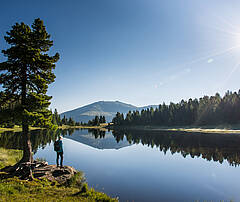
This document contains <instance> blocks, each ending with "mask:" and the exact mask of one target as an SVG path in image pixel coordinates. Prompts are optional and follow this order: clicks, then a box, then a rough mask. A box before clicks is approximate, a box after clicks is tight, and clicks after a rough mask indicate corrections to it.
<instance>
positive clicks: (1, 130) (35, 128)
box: [0, 125, 43, 133]
mask: <svg viewBox="0 0 240 202" xmlns="http://www.w3.org/2000/svg"><path fill="white" fill-rule="evenodd" d="M39 129H43V128H40V127H32V126H30V127H29V130H39ZM6 131H12V132H21V131H22V127H21V126H17V125H15V126H14V127H13V128H1V127H0V133H3V132H6Z"/></svg>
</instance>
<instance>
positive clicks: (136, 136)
mask: <svg viewBox="0 0 240 202" xmlns="http://www.w3.org/2000/svg"><path fill="white" fill-rule="evenodd" d="M112 134H113V136H114V137H115V139H116V141H117V142H119V141H121V140H123V138H124V136H126V138H127V140H128V141H129V143H131V144H139V143H141V144H143V145H148V146H151V147H154V146H155V147H157V148H159V149H160V151H162V152H164V153H166V152H167V151H170V152H171V153H172V154H174V153H180V154H181V155H182V156H183V157H184V158H185V157H186V156H188V155H190V156H191V157H192V158H194V157H201V158H203V159H207V160H208V161H211V160H213V161H217V162H219V163H222V162H223V161H224V160H227V161H228V163H229V164H230V165H231V166H238V165H239V164H240V135H234V134H209V133H208V134H204V133H188V132H170V131H150V132H146V131H113V132H112Z"/></svg>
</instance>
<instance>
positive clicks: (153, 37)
mask: <svg viewBox="0 0 240 202" xmlns="http://www.w3.org/2000/svg"><path fill="white" fill-rule="evenodd" d="M239 10H240V1H239V0H227V1H226V0H211V1H209V0H201V1H200V0H198V1H193V0H131V1H130V0H69V1H63V0H58V1H57V0H52V1H47V0H41V1H32V0H22V1H17V0H16V1H14V0H9V1H1V7H0V25H1V29H0V49H1V50H2V49H6V48H7V47H8V45H7V44H6V42H5V41H4V36H5V35H6V32H7V31H9V30H10V29H11V27H12V26H13V25H14V24H15V23H17V22H24V23H25V24H28V25H31V24H32V23H33V21H34V19H36V18H40V19H42V20H43V21H44V24H45V26H46V28H47V31H48V33H49V34H50V35H51V39H52V40H53V42H54V45H53V47H52V48H51V51H50V53H49V54H50V55H54V54H55V53H56V52H58V53H59V54H60V60H59V61H58V62H57V64H56V69H55V70H54V73H55V74H56V80H55V82H54V83H52V84H51V85H50V86H49V90H48V95H51V96H53V99H52V104H51V106H50V107H51V109H54V108H57V110H58V112H60V113H61V112H65V111H68V110H72V109H75V108H78V107H81V106H84V105H87V104H90V103H93V102H96V101H121V102H125V103H129V104H133V105H136V106H146V105H152V104H160V103H163V102H165V103H169V102H175V103H176V102H180V101H181V100H182V99H184V100H186V99H189V98H200V97H202V96H204V95H214V94H215V93H216V92H219V93H220V94H221V95H224V93H225V92H226V91H227V90H230V91H238V90H239V89H240V87H239V75H240V65H239V64H240V12H239ZM5 60H6V58H5V57H4V56H3V54H2V53H1V54H0V62H2V61H5Z"/></svg>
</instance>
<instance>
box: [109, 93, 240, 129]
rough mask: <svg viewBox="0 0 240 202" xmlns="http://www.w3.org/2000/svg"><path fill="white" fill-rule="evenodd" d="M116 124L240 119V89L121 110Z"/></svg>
mask: <svg viewBox="0 0 240 202" xmlns="http://www.w3.org/2000/svg"><path fill="white" fill-rule="evenodd" d="M113 123H114V124H115V125H159V126H187V125H216V124H236V123H240V90H239V91H238V92H230V91H228V92H226V94H225V95H224V96H223V97H221V96H220V94H219V93H216V95H215V96H210V97H209V96H204V97H202V98H200V99H189V100H188V101H185V100H182V101H181V102H179V103H176V104H175V103H170V104H169V105H166V104H165V103H163V104H160V105H159V107H158V108H156V109H153V108H148V109H142V110H141V111H138V110H134V111H129V112H128V113H127V115H126V116H124V114H122V113H119V112H118V113H117V114H116V116H115V117H114V118H113Z"/></svg>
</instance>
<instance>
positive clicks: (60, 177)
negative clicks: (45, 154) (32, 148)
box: [33, 165, 77, 184]
mask: <svg viewBox="0 0 240 202" xmlns="http://www.w3.org/2000/svg"><path fill="white" fill-rule="evenodd" d="M76 173H77V171H76V170H75V169H74V168H73V167H71V166H64V167H63V168H59V167H57V166H56V165H43V166H37V167H35V168H34V169H33V176H34V177H35V178H38V179H42V178H46V179H48V180H49V181H52V182H54V181H57V182H58V183H60V184H65V183H66V182H67V180H69V179H70V178H71V177H73V176H74V175H75V174H76Z"/></svg>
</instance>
